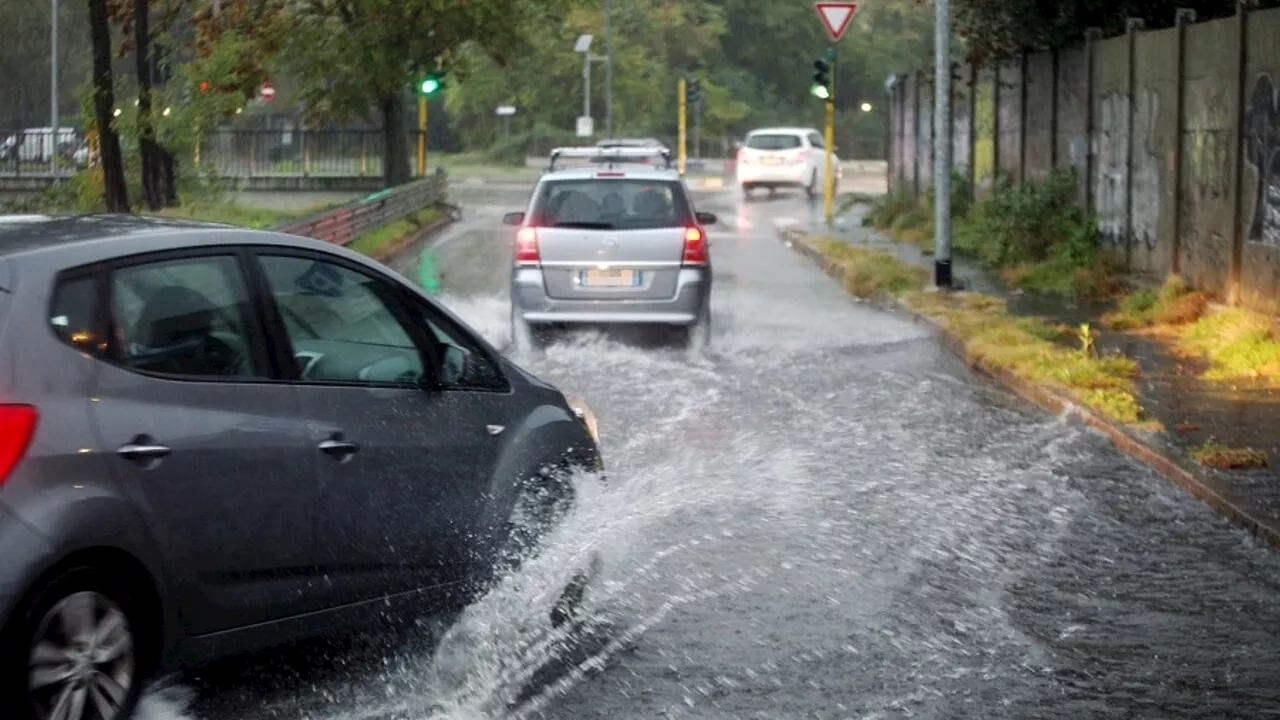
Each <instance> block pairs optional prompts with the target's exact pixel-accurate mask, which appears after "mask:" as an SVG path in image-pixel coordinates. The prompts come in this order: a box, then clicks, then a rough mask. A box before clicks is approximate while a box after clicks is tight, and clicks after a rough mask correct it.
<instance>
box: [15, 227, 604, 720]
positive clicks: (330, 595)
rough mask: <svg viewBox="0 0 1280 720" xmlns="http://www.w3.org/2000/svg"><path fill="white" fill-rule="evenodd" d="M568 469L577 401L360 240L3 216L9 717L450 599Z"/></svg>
mask: <svg viewBox="0 0 1280 720" xmlns="http://www.w3.org/2000/svg"><path fill="white" fill-rule="evenodd" d="M579 467H581V468H586V469H590V470H597V469H599V468H600V467H601V465H600V455H599V450H598V443H597V438H596V437H595V421H594V418H593V417H591V415H590V411H589V410H587V409H586V408H584V407H581V406H580V405H578V404H577V403H575V402H571V401H570V400H568V399H567V398H566V397H565V396H564V395H563V394H562V393H560V392H559V391H558V390H556V389H555V388H553V387H550V386H548V385H546V384H544V383H542V382H540V381H539V380H537V379H536V378H534V377H532V376H531V375H529V374H528V373H527V372H525V371H523V370H521V369H520V368H519V367H517V366H516V365H514V364H512V363H511V362H510V361H508V360H506V359H505V358H503V357H502V356H501V355H500V354H499V353H498V352H497V351H495V349H494V348H492V347H491V346H490V345H489V344H487V343H486V342H485V341H484V340H483V339H482V338H480V337H478V336H477V335H476V334H475V333H474V332H472V331H471V330H469V329H468V328H467V327H466V326H465V325H464V324H463V323H462V322H461V321H459V320H458V319H457V318H455V317H454V316H453V315H452V314H450V313H449V312H448V311H446V310H445V309H444V308H442V307H440V306H439V305H438V304H436V303H435V302H433V301H432V300H431V299H430V298H428V297H426V296H425V295H424V294H423V293H422V292H421V291H419V290H418V289H417V288H415V287H414V286H412V285H411V284H409V283H407V282H405V281H404V280H403V279H401V278H400V277H399V276H398V275H396V274H394V273H393V272H390V271H388V270H387V269H385V268H384V267H383V266H381V265H379V264H377V263H375V262H372V261H370V260H368V259H366V258H364V257H363V256H361V255H359V254H357V253H354V252H351V251H348V250H345V249H343V248H339V247H334V246H330V245H327V244H325V243H321V242H317V241H313V240H308V239H305V238H298V237H293V236H289V235H281V234H276V233H270V232H260V231H252V230H244V229H239V228H230V227H224V226H211V225H203V224H194V223H182V222H176V221H160V220H147V219H140V218H135V217H128V216H84V217H43V216H29V217H15V216H9V217H0V553H3V554H2V556H0V557H2V558H3V559H2V561H0V710H2V712H0V715H3V717H5V718H19V719H21V720H33V719H38V720H49V719H51V718H71V719H76V718H82V717H83V718H96V719H101V720H112V719H113V718H116V717H118V716H123V713H125V712H127V711H128V709H129V708H130V707H131V706H132V704H133V703H134V702H135V700H136V698H137V695H138V692H139V688H140V686H141V683H142V682H143V681H144V680H145V679H146V678H147V677H148V676H150V675H151V674H152V673H154V672H156V671H158V670H160V669H162V668H172V667H180V666H183V665H187V664H190V663H194V662H199V661H203V660H207V659H211V658H215V657H219V656H223V655H226V654H229V653H239V652H244V651H250V650H255V649H259V648H262V647H264V646H269V645H273V644H278V643H281V642H285V641H288V640H292V639H294V638H296V637H299V636H303V635H314V634H317V633H324V632H329V631H332V630H334V629H336V628H338V627H339V626H340V625H341V626H345V625H347V624H349V623H350V622H352V621H356V622H359V621H361V620H370V619H378V618H382V617H385V616H386V614H387V612H388V607H392V608H394V607H395V606H396V604H397V601H411V602H409V603H406V604H408V605H411V606H412V607H414V608H415V609H416V611H418V612H421V611H423V610H428V611H433V610H440V611H443V610H447V609H448V608H449V607H450V606H453V607H456V606H457V603H458V602H459V600H462V601H464V602H465V600H466V599H468V598H471V597H474V594H475V593H476V592H478V591H479V590H481V589H483V587H485V585H486V583H488V582H489V581H490V580H492V578H493V577H494V576H495V571H497V570H498V569H499V568H500V567H501V566H502V565H503V563H505V562H507V561H509V560H511V559H512V558H513V557H514V558H516V561H518V556H519V553H518V552H517V553H515V554H514V555H513V553H512V552H511V551H512V550H513V548H514V549H518V548H516V547H515V546H520V547H521V548H527V547H528V546H529V545H528V543H529V540H530V539H531V536H536V534H537V533H538V532H540V531H543V530H545V529H546V528H547V527H548V525H546V524H545V523H549V522H554V521H556V520H557V519H559V518H562V517H563V514H562V513H563V512H564V510H565V508H566V507H567V506H569V505H571V501H572V495H573V490H572V487H573V486H572V482H571V481H570V479H569V477H568V473H567V471H570V470H573V469H575V468H579ZM531 511H532V513H531ZM530 513H531V514H532V517H534V518H535V519H536V521H530V522H527V523H523V524H518V523H516V522H515V520H514V519H515V518H522V517H529V516H530ZM517 525H519V526H517Z"/></svg>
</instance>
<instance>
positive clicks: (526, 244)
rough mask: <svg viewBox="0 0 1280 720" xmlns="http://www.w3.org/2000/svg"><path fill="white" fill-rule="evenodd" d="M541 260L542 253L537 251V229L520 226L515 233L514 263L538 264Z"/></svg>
mask: <svg viewBox="0 0 1280 720" xmlns="http://www.w3.org/2000/svg"><path fill="white" fill-rule="evenodd" d="M541 262H542V254H541V253H539V252H538V231H537V229H535V228H532V227H522V228H520V232H519V233H517V234H516V263H517V264H519V265H538V264H540V263H541Z"/></svg>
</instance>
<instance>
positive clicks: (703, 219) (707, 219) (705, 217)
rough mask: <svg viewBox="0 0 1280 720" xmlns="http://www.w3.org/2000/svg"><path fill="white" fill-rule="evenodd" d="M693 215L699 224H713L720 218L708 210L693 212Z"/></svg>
mask: <svg viewBox="0 0 1280 720" xmlns="http://www.w3.org/2000/svg"><path fill="white" fill-rule="evenodd" d="M694 217H696V218H697V219H698V224H699V225H715V224H716V223H717V222H719V220H720V219H719V218H717V217H716V214H715V213H709V212H700V213H694Z"/></svg>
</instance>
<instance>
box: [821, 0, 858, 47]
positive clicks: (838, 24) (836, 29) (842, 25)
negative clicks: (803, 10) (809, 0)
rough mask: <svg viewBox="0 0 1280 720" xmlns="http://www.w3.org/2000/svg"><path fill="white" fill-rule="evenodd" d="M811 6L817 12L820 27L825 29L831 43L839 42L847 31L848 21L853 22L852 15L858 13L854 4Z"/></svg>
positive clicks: (824, 3)
mask: <svg viewBox="0 0 1280 720" xmlns="http://www.w3.org/2000/svg"><path fill="white" fill-rule="evenodd" d="M813 6H814V8H816V9H817V10H818V17H819V18H821V19H822V26H823V27H825V28H826V29H827V34H828V35H830V36H831V40H832V41H833V42H834V41H837V40H839V39H840V36H841V35H844V31H845V30H847V29H849V21H851V20H853V14H854V13H855V12H857V11H858V3H856V2H817V3H814V4H813Z"/></svg>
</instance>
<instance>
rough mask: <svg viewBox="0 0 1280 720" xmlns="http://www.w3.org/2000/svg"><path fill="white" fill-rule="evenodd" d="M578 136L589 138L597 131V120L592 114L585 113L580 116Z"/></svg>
mask: <svg viewBox="0 0 1280 720" xmlns="http://www.w3.org/2000/svg"><path fill="white" fill-rule="evenodd" d="M576 129H577V131H578V132H577V133H576V134H577V136H578V137H580V138H589V137H591V134H592V133H593V132H594V131H595V122H594V121H593V120H592V119H591V116H590V115H583V116H581V117H579V118H578V127H577V128H576Z"/></svg>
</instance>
